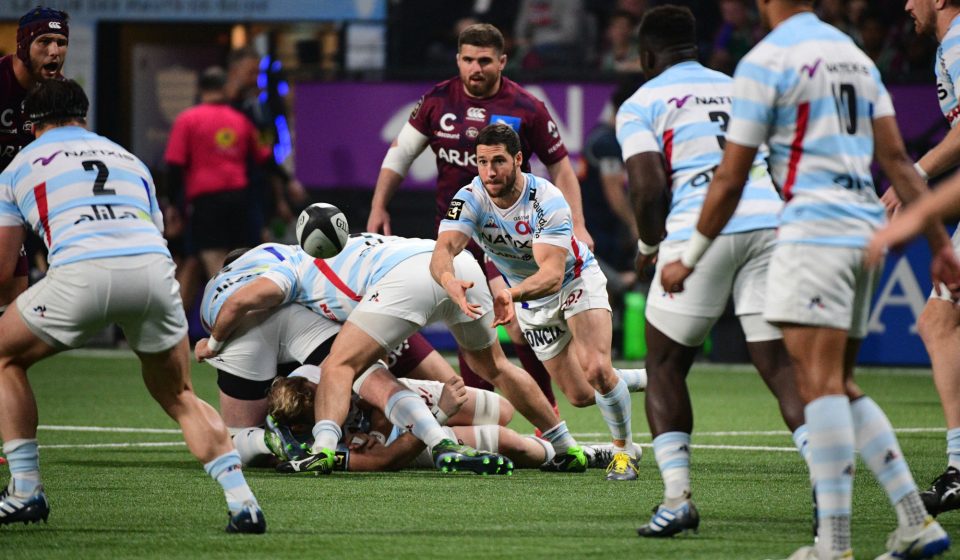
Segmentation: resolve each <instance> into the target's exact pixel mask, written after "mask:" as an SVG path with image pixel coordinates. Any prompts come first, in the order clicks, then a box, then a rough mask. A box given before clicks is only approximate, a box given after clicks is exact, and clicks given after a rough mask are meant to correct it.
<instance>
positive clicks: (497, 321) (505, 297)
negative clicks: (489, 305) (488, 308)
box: [490, 288, 516, 328]
mask: <svg viewBox="0 0 960 560" xmlns="http://www.w3.org/2000/svg"><path fill="white" fill-rule="evenodd" d="M515 313H516V312H515V311H514V309H513V294H511V293H510V289H509V288H504V289H502V290H500V291H499V292H497V293H496V295H494V296H493V324H492V325H490V326H491V327H494V328H496V327H497V326H498V325H508V324H510V323H511V322H512V321H513V317H514V315H515Z"/></svg>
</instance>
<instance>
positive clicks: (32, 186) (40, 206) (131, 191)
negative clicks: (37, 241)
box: [0, 126, 170, 267]
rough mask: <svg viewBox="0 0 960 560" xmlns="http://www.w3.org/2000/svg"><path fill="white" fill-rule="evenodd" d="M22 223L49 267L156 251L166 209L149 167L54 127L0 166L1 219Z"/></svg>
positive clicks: (163, 245)
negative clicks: (42, 247) (39, 244)
mask: <svg viewBox="0 0 960 560" xmlns="http://www.w3.org/2000/svg"><path fill="white" fill-rule="evenodd" d="M22 225H27V226H29V227H31V228H33V230H34V231H35V232H36V233H37V235H39V236H40V237H41V238H43V241H44V243H46V245H47V249H48V251H49V256H48V257H47V258H48V260H49V262H50V266H51V267H56V266H60V265H64V264H68V263H72V262H76V261H82V260H87V259H100V258H108V257H120V256H127V255H141V254H145V253H160V254H163V255H167V256H170V252H169V251H168V250H167V242H166V240H164V238H163V234H162V232H163V215H162V214H161V213H160V206H159V204H157V193H156V188H155V187H154V185H153V177H152V176H151V175H150V171H149V170H148V169H147V166H145V165H144V164H143V162H141V161H140V160H139V159H137V158H136V157H134V156H133V155H132V154H130V152H128V151H127V150H125V149H123V148H122V147H120V146H118V145H117V144H115V143H114V142H112V141H110V140H108V139H107V138H104V137H103V136H99V135H97V134H94V133H92V132H89V131H87V130H85V129H83V128H81V127H78V126H63V127H57V128H52V129H50V130H48V131H47V132H45V133H44V134H43V135H42V136H40V138H38V139H36V140H34V141H33V142H31V143H30V144H28V145H27V146H26V147H24V148H23V150H21V151H20V153H19V154H17V156H16V157H15V158H14V159H13V161H11V162H10V165H8V166H7V168H6V169H5V170H4V171H3V173H0V226H22Z"/></svg>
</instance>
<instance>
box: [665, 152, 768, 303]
mask: <svg viewBox="0 0 960 560" xmlns="http://www.w3.org/2000/svg"><path fill="white" fill-rule="evenodd" d="M756 155H757V148H756V147H749V146H742V145H740V144H737V143H735V142H731V141H730V139H729V138H728V139H727V145H726V148H724V150H723V160H721V161H720V165H719V166H718V167H717V171H716V172H715V173H714V175H713V180H711V181H710V186H709V187H707V189H708V190H707V197H706V199H704V201H703V209H702V210H701V211H700V219H699V220H698V221H697V227H696V230H694V232H693V236H691V238H690V241H689V243H688V245H687V250H686V251H685V252H684V253H683V255H682V256H681V257H680V260H678V261H675V262H672V263H670V264H668V265H667V266H665V267H664V268H663V271H662V272H661V273H660V283H661V284H662V285H663V289H664V290H666V291H668V292H681V291H683V282H684V281H685V280H686V279H687V277H688V276H690V274H691V273H692V272H693V267H695V266H696V265H697V261H699V260H700V257H702V256H703V254H704V253H705V252H706V251H707V249H708V248H710V244H711V243H713V240H714V239H716V238H717V236H718V235H720V232H721V231H723V228H724V226H726V225H727V222H729V221H730V217H731V216H733V213H734V212H735V211H736V210H737V205H738V204H739V203H740V196H741V195H742V194H743V187H744V185H746V183H747V177H748V175H749V173H750V168H751V167H753V160H754V158H755V157H756Z"/></svg>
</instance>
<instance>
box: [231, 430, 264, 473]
mask: <svg viewBox="0 0 960 560" xmlns="http://www.w3.org/2000/svg"><path fill="white" fill-rule="evenodd" d="M227 430H228V431H229V432H230V437H231V438H232V439H233V446H234V447H236V448H237V453H239V454H240V462H241V463H242V464H244V465H249V464H250V461H253V460H254V459H256V458H257V457H259V456H261V455H272V454H273V453H271V451H270V448H269V447H267V444H266V443H265V442H264V441H263V436H264V431H263V428H227Z"/></svg>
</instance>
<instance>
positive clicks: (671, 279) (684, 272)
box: [660, 260, 693, 294]
mask: <svg viewBox="0 0 960 560" xmlns="http://www.w3.org/2000/svg"><path fill="white" fill-rule="evenodd" d="M692 273H693V269H692V268H687V267H686V266H684V265H683V263H682V262H680V261H679V260H675V261H673V262H672V263H670V264H668V265H667V266H665V267H663V270H662V271H661V272H660V285H661V286H663V289H664V291H665V292H667V293H671V294H675V293H678V292H682V291H683V283H684V282H685V281H686V279H687V277H688V276H690V275H691V274H692Z"/></svg>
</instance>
